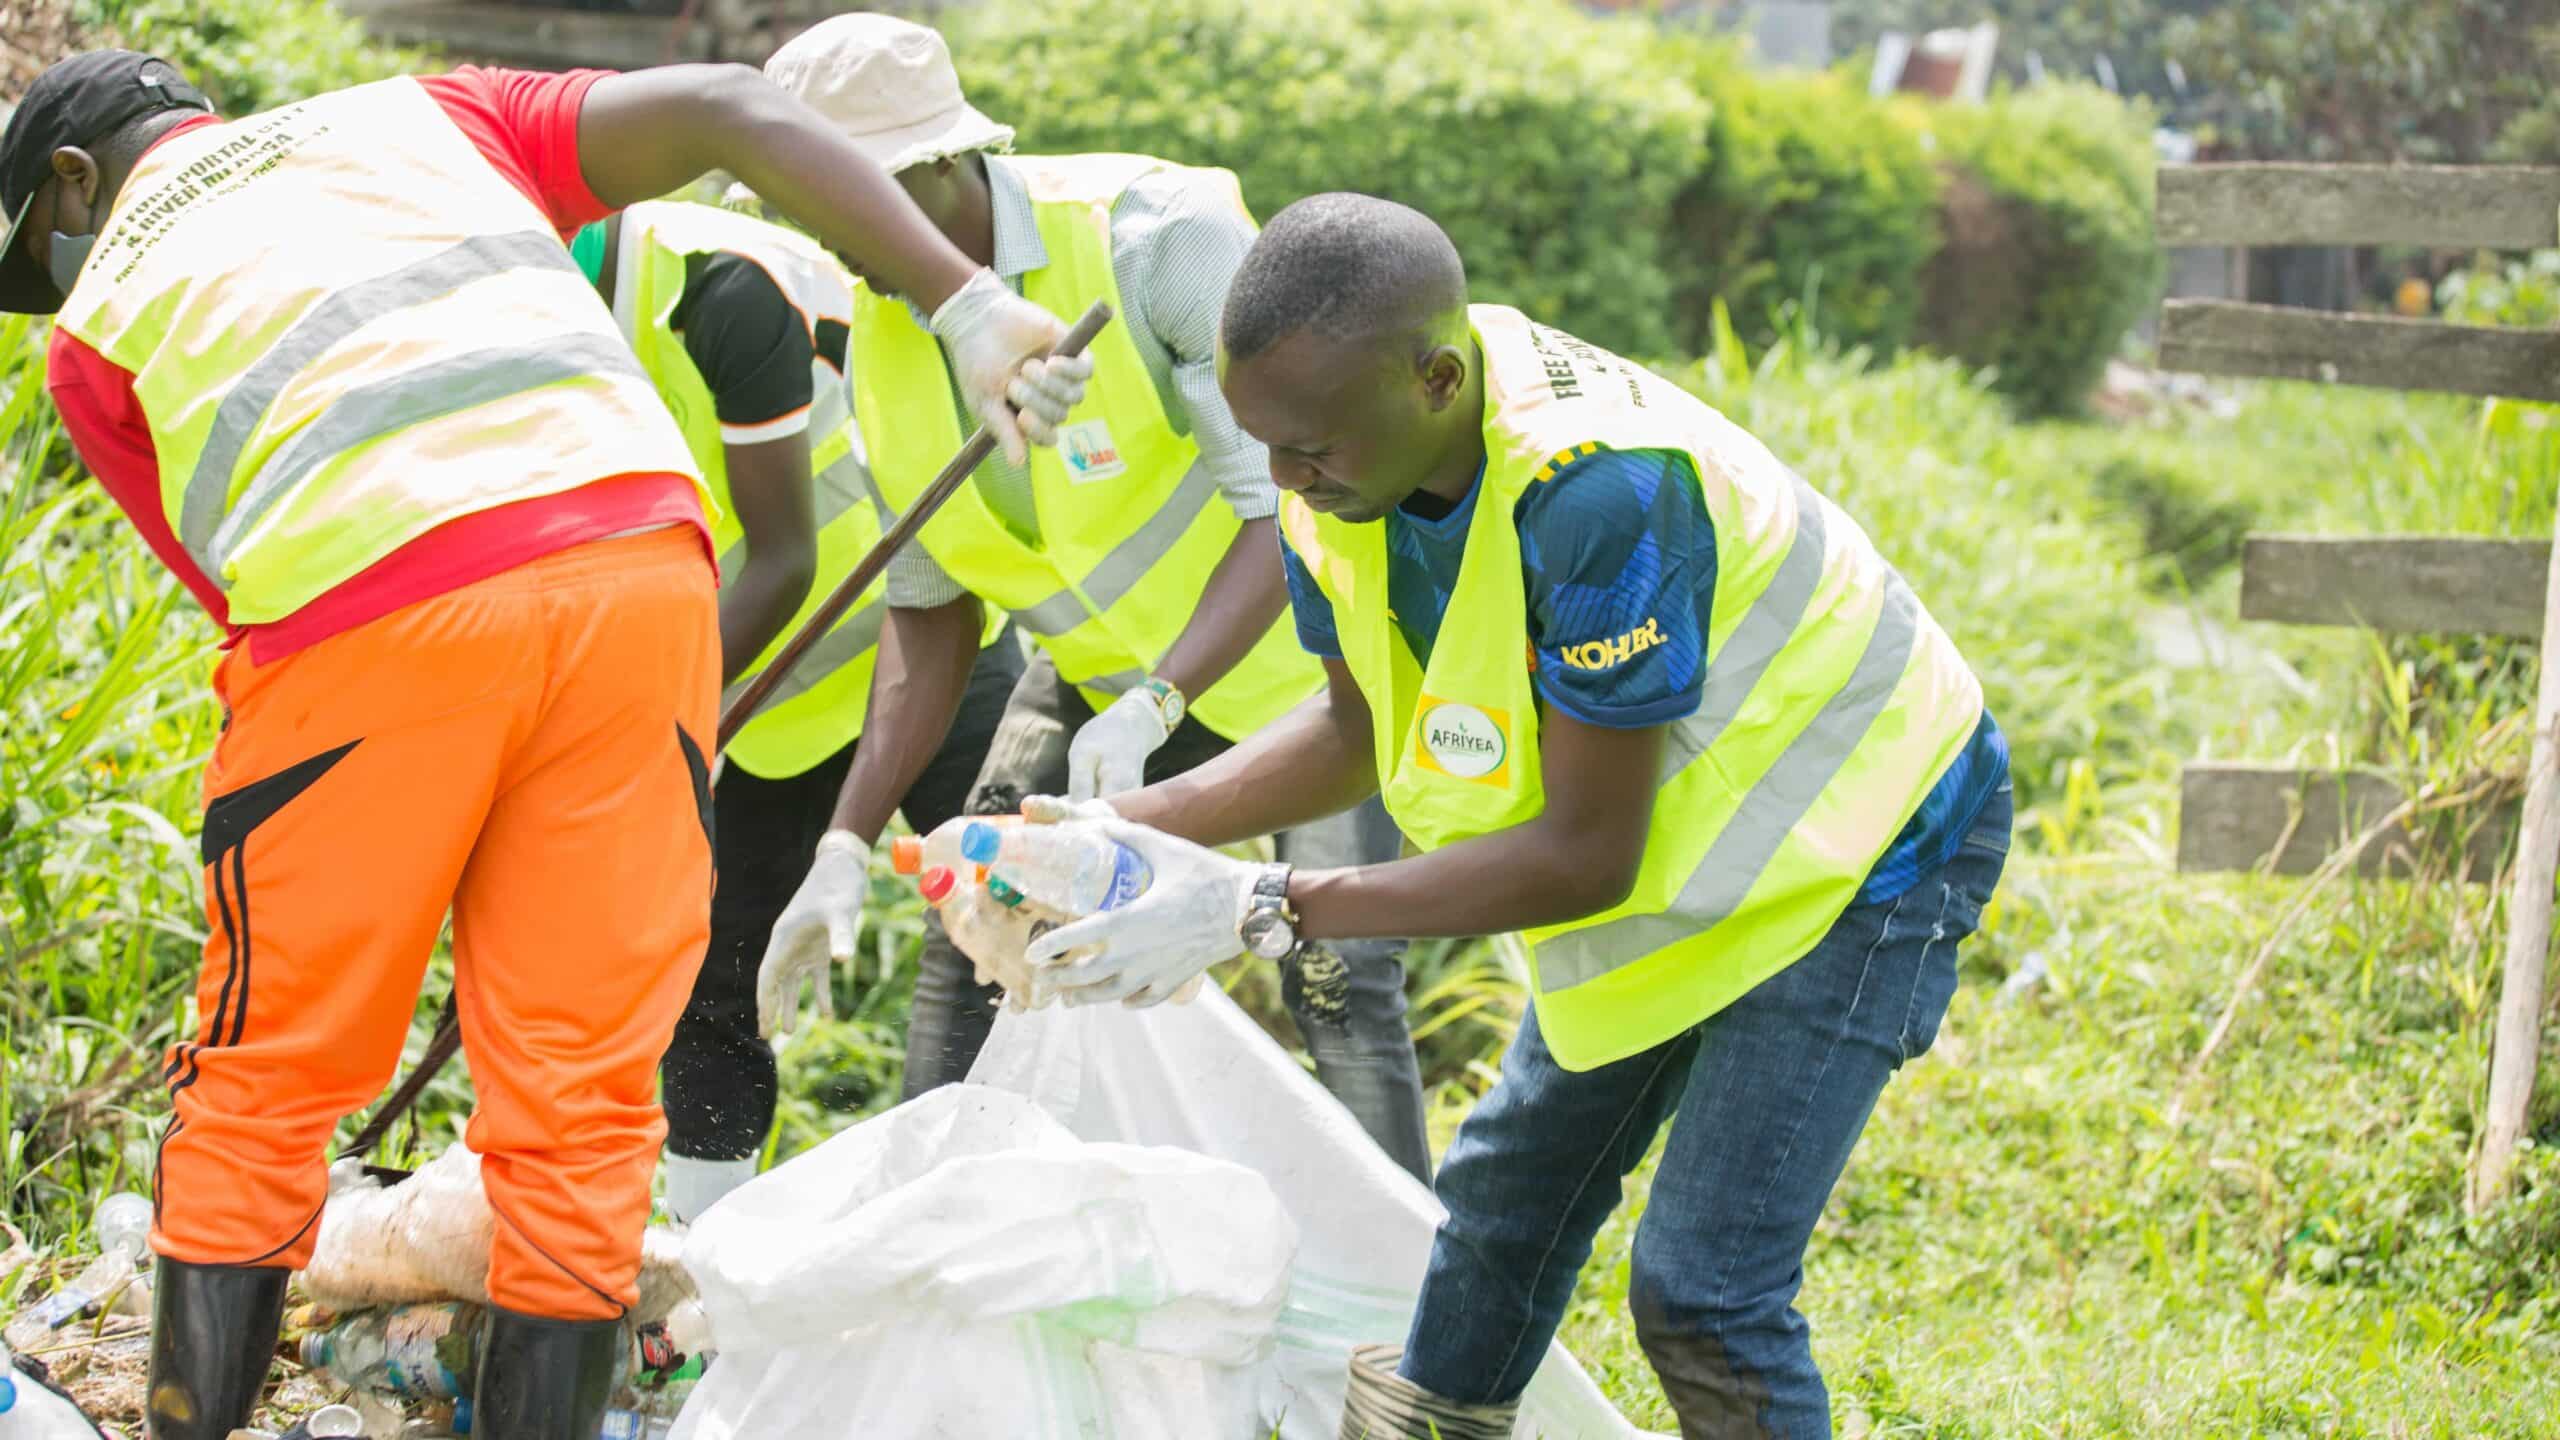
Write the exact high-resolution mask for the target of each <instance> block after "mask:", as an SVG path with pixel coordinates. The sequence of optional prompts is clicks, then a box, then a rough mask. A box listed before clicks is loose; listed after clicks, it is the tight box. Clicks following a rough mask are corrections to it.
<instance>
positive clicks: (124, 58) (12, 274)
mask: <svg viewBox="0 0 2560 1440" xmlns="http://www.w3.org/2000/svg"><path fill="white" fill-rule="evenodd" d="M212 113H213V105H212V102H210V101H208V100H206V99H205V98H204V92H203V91H201V90H198V89H197V88H196V87H194V86H193V85H190V84H188V83H187V82H186V80H185V79H184V78H182V77H181V76H180V75H179V74H178V72H177V71H176V70H174V69H172V68H171V67H170V66H169V64H168V62H166V61H163V60H159V59H155V58H153V57H152V56H149V55H137V54H135V53H134V52H132V51H130V50H93V51H91V52H89V53H88V54H86V55H75V56H73V57H71V58H70V59H68V60H65V61H63V62H62V63H61V64H59V65H56V66H54V67H52V68H51V69H49V70H47V71H45V72H44V74H43V75H41V76H39V77H37V80H36V83H35V84H34V86H33V87H31V88H30V89H29V90H28V91H27V94H26V98H25V99H24V100H21V101H20V102H19V103H18V108H17V110H16V111H15V112H14V113H13V114H12V115H11V116H10V117H9V128H8V130H7V131H6V132H5V138H0V208H4V209H5V210H6V211H7V213H8V216H9V236H8V239H7V240H6V241H5V242H0V310H7V311H12V312H15V313H17V314H22V315H50V314H52V313H53V311H54V309H55V307H56V306H58V305H60V304H61V303H62V297H63V296H64V295H66V294H68V293H70V290H71V284H72V280H73V278H74V277H76V276H77V275H78V274H79V273H80V262H81V261H83V260H85V259H87V258H88V255H89V247H90V246H91V245H93V244H95V243H96V241H97V238H98V236H97V228H98V223H99V222H100V221H102V220H104V219H105V218H106V215H105V207H106V201H107V199H109V198H111V197H113V196H114V194H115V193H116V189H117V187H118V186H120V185H122V184H123V183H124V176H125V174H126V172H128V171H130V170H131V169H132V168H133V162H134V161H135V160H137V159H139V158H141V151H140V150H139V149H138V148H136V147H137V146H138V145H140V144H142V143H147V141H148V140H149V139H150V138H152V137H155V136H157V135H158V134H160V133H161V132H162V131H163V130H165V129H166V128H167V127H168V126H169V125H171V124H175V123H178V122H179V121H181V120H182V119H183V118H184V117H185V116H187V115H189V114H196V115H210V114H212ZM142 121H154V122H156V123H152V124H142V123H138V122H142ZM109 139H115V140H118V141H121V142H123V143H122V144H121V145H120V146H116V147H110V146H108V145H105V144H103V143H102V142H104V141H106V140H109ZM83 146H94V147H96V149H97V150H98V151H99V152H100V153H92V152H91V151H90V150H89V149H84V148H82V147H83ZM111 167H112V168H111ZM48 182H51V183H48ZM64 226H70V227H71V229H70V231H69V232H68V233H65V231H64V229H63V227H64Z"/></svg>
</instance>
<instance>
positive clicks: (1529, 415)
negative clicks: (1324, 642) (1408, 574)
mask: <svg viewBox="0 0 2560 1440" xmlns="http://www.w3.org/2000/svg"><path fill="white" fill-rule="evenodd" d="M1472 318H1473V321H1474V329H1475V337H1476V341H1477V344H1478V345H1479V347H1480V349H1481V351H1482V354H1483V362H1482V363H1483V366H1484V372H1485V407H1484V441H1485V469H1484V476H1483V478H1482V480H1481V481H1479V482H1478V483H1479V486H1480V493H1479V494H1478V495H1477V496H1476V499H1475V512H1474V515H1473V517H1472V519H1471V521H1470V523H1469V526H1468V530H1467V542H1466V552H1465V558H1464V560H1463V561H1462V562H1461V565H1460V568H1459V572H1458V579H1457V583H1456V586H1455V588H1454V589H1453V590H1452V591H1451V593H1450V596H1449V605H1448V610H1447V614H1446V618H1445V619H1444V620H1443V621H1442V625H1441V629H1440V632H1439V636H1438V638H1437V640H1435V641H1434V642H1433V644H1432V647H1431V659H1430V662H1429V664H1428V665H1424V664H1420V663H1418V662H1417V661H1416V659H1415V657H1414V655H1413V652H1412V650H1411V648H1410V647H1409V646H1407V645H1406V644H1405V642H1404V640H1403V638H1402V636H1401V634H1400V633H1399V632H1398V631H1397V630H1396V628H1395V625H1394V622H1393V620H1392V619H1391V618H1390V617H1389V615H1388V613H1387V563H1388V562H1387V553H1386V533H1385V532H1386V527H1385V526H1384V525H1383V524H1366V525H1354V524H1346V523H1344V522H1342V521H1339V520H1335V519H1333V518H1331V517H1328V516H1324V515H1319V514H1317V513H1316V512H1315V511H1313V510H1311V509H1309V508H1308V507H1307V506H1306V505H1305V503H1304V502H1302V501H1299V500H1297V499H1296V498H1295V497H1292V496H1289V495H1285V494H1284V495H1283V496H1282V497H1281V500H1280V518H1281V533H1282V536H1283V538H1284V540H1285V541H1286V543H1287V544H1288V545H1289V546H1290V548H1291V550H1292V551H1294V552H1295V553H1296V554H1297V555H1298V557H1299V558H1300V559H1301V560H1302V561H1304V562H1305V565H1306V568H1307V570H1308V572H1309V574H1310V575H1311V576H1312V577H1313V578H1314V579H1315V582H1316V584H1317V587H1318V588H1319V589H1320V590H1322V591H1323V593H1324V595H1325V597H1326V598H1327V599H1328V600H1330V601H1331V602H1332V604H1333V610H1334V624H1335V628H1336V630H1337V632H1338V633H1339V635H1340V637H1341V641H1342V647H1343V657H1344V661H1345V663H1346V664H1347V665H1348V666H1349V667H1350V670H1351V673H1352V675H1353V676H1354V678H1356V679H1357V680H1358V682H1359V685H1360V691H1361V694H1362V695H1363V696H1364V697H1365V698H1366V699H1367V700H1368V702H1369V709H1370V714H1371V717H1372V720H1373V727H1372V728H1373V730H1374V732H1375V743H1376V747H1377V767H1378V775H1379V778H1380V781H1381V783H1382V786H1383V788H1384V791H1385V798H1386V804H1387V809H1388V811H1389V813H1391V814H1393V815H1394V816H1395V819H1396V823H1397V825H1398V826H1400V827H1401V828H1402V829H1403V831H1404V833H1405V835H1406V836H1407V837H1408V838H1410V839H1411V840H1412V841H1413V842H1414V843H1415V844H1416V845H1418V846H1420V847H1422V848H1424V849H1436V848H1438V847H1440V846H1443V845H1448V844H1452V843H1454V842H1456V841H1459V840H1464V839H1468V838H1471V837H1474V836H1479V835H1485V834H1489V833H1491V832H1493V831H1496V830H1500V829H1503V828H1504V827H1506V826H1510V825H1516V824H1519V823H1520V822H1522V821H1524V820H1528V819H1530V818H1532V817H1534V816H1536V815H1537V814H1538V813H1539V811H1540V810H1541V809H1542V808H1544V805H1545V789H1544V785H1543V781H1542V777H1541V773H1540V763H1539V749H1538V699H1537V692H1536V689H1535V686H1534V683H1533V677H1532V675H1531V672H1530V664H1531V663H1532V662H1531V652H1530V637H1529V628H1528V627H1529V612H1528V605H1527V599H1526V595H1525V591H1524V588H1523V582H1522V580H1521V573H1520V538H1519V532H1518V531H1517V530H1516V529H1515V528H1514V524H1513V520H1512V509H1513V506H1514V505H1515V504H1517V503H1518V501H1519V499H1520V497H1521V496H1522V495H1523V494H1524V493H1525V492H1526V491H1527V490H1528V489H1529V487H1531V486H1533V485H1538V484H1541V483H1545V482H1546V481H1548V480H1549V479H1550V478H1551V477H1552V476H1553V474H1554V472H1555V470H1556V469H1557V467H1559V466H1561V465H1563V464H1564V463H1566V462H1567V461H1570V460H1572V459H1574V458H1576V457H1578V456H1582V455H1588V454H1591V453H1593V452H1595V451H1597V450H1599V449H1601V448H1604V447H1605V448H1609V449H1622V450H1635V449H1652V450H1670V451H1677V452H1680V453H1682V454H1685V455H1687V456H1688V457H1689V458H1690V461H1691V464H1692V469H1693V470H1694V472H1695V474H1696V476H1697V483H1698V485H1699V486H1700V489H1701V492H1702V496H1701V498H1702V499H1703V500H1704V502H1705V506H1706V512H1707V515H1708V517H1709V519H1710V520H1712V521H1713V522H1714V525H1715V546H1716V589H1715V596H1714V602H1713V604H1712V606H1711V607H1710V608H1711V612H1712V617H1713V618H1712V621H1711V626H1712V633H1710V634H1709V635H1708V636H1707V637H1706V656H1705V663H1706V682H1705V685H1706V693H1705V695H1704V697H1703V699H1702V700H1701V702H1700V704H1699V707H1698V710H1697V713H1695V714H1693V715H1691V716H1689V717H1688V718H1687V719H1684V720H1681V721H1678V722H1676V723H1675V724H1673V725H1672V726H1671V727H1670V734H1669V735H1668V736H1667V737H1666V740H1665V743H1664V746H1663V757H1662V763H1661V769H1660V772H1659V774H1658V775H1657V777H1656V778H1657V784H1658V785H1659V787H1660V788H1659V791H1658V793H1657V795H1656V797H1655V800H1654V806H1653V818H1652V822H1651V827H1650V828H1649V830H1648V831H1647V833H1646V835H1645V850H1644V862H1643V865H1642V868H1641V870H1640V871H1639V872H1638V875H1637V878H1636V884H1635V889H1634V891H1633V893H1631V894H1630V895H1628V897H1627V898H1626V900H1625V901H1624V902H1623V903H1621V904H1620V905H1618V906H1616V907H1615V908H1613V909H1611V910H1608V911H1605V912H1603V913H1601V914H1598V915H1593V916H1589V917H1587V918H1585V919H1581V920H1576V921H1572V922H1570V923H1567V924H1563V925H1555V926H1548V927H1545V928H1542V929H1538V930H1533V931H1531V932H1529V934H1528V935H1527V936H1526V937H1525V938H1526V939H1527V941H1528V942H1529V954H1530V968H1531V970H1532V972H1533V973H1534V976H1535V997H1536V998H1535V1003H1536V1005H1537V1007H1538V1025H1539V1030H1540V1033H1541V1034H1542V1035H1544V1037H1545V1039H1546V1042H1547V1046H1548V1048H1549V1049H1550V1050H1552V1051H1553V1052H1554V1053H1555V1056H1556V1059H1557V1061H1558V1062H1559V1063H1561V1064H1563V1065H1565V1066H1566V1067H1568V1068H1570V1069H1575V1070H1587V1069H1590V1068H1592V1067H1594V1066H1598V1065H1603V1064H1606V1063H1608V1062H1609V1061H1612V1060H1618V1059H1623V1058H1624V1057H1626V1056H1629V1055H1633V1054H1636V1053H1638V1052H1639V1051H1642V1050H1645V1049H1648V1048H1650V1047H1652V1046H1654V1045H1658V1044H1660V1043H1662V1042H1663V1041H1665V1040H1668V1039H1670V1038H1672V1037H1673V1036H1675V1035H1678V1034H1680V1033H1681V1032H1682V1031H1684V1030H1687V1029H1688V1028H1689V1027H1691V1026H1693V1025H1696V1024H1697V1023H1698V1022H1699V1021H1701V1020H1704V1019H1706V1018H1707V1017H1708V1016H1710V1015H1713V1014H1715V1013H1716V1012H1717V1011H1718V1010H1721V1009H1723V1008H1724V1007H1725V1006H1727V1005H1729V1004H1731V1003H1732V1002H1733V1001H1735V1000H1736V999H1738V998H1740V997H1741V996H1742V995H1743V994H1744V993H1745V992H1747V991H1749V990H1750V989H1751V988H1752V987H1753V986H1755V985H1758V984H1759V983H1760V982H1761V981H1763V980H1765V979H1767V978H1768V977H1769V976H1771V975H1773V974H1775V973H1776V972H1778V971H1779V970H1781V969H1784V968H1785V967H1786V966H1788V965H1791V964H1793V963H1794V962H1795V961H1796V960H1797V959H1799V958H1801V957H1802V956H1803V955H1804V954H1805V953H1806V952H1807V951H1809V950H1811V949H1812V948H1813V946H1814V945H1815V944H1816V943H1817V942H1819V941H1820V940H1821V939H1822V936H1823V934H1824V933H1825V932H1826V931H1828V930H1829V929H1830V928H1831V925H1832V922H1833V921H1835V920H1837V919H1838V918H1839V917H1840V913H1841V912H1842V911H1843V910H1846V909H1847V908H1848V907H1849V904H1850V902H1851V901H1852V900H1854V899H1855V898H1856V896H1857V893H1858V889H1859V887H1860V886H1861V885H1862V884H1863V883H1864V882H1865V880H1866V877H1867V873H1868V871H1869V870H1871V869H1872V868H1873V867H1874V865H1875V863H1876V861H1877V860H1878V859H1879V858H1881V857H1882V856H1883V854H1884V853H1885V851H1886V850H1887V849H1888V848H1889V847H1890V846H1891V845H1892V843H1893V840H1894V837H1895V836H1896V835H1898V834H1899V833H1900V832H1901V830H1902V827H1903V825H1904V824H1905V822H1907V821H1908V820H1909V819H1910V818H1911V816H1912V815H1913V814H1914V813H1915V812H1916V811H1917V810H1918V809H1919V807H1920V803H1921V801H1922V800H1924V799H1925V798H1926V797H1927V796H1928V794H1929V791H1930V789H1931V788H1932V787H1933V786H1935V785H1936V784H1937V782H1938V779H1939V777H1940V776H1941V775H1943V774H1944V773H1945V772H1946V770H1947V767H1948V766H1949V765H1951V764H1953V763H1954V761H1955V759H1956V757H1957V755H1958V754H1959V753H1960V752H1962V750H1963V749H1964V747H1965V744H1966V742H1967V741H1968V740H1969V739H1970V738H1971V736H1972V735H1973V732H1974V728H1975V726H1976V725H1977V724H1978V723H1979V722H1980V720H1981V718H1982V687H1981V685H1980V683H1979V682H1978V681H1977V680H1976V679H1975V678H1974V675H1973V672H1972V670H1971V669H1970V668H1969V667H1967V666H1966V664H1965V663H1964V659H1963V657H1962V656H1960V655H1958V654H1957V653H1956V648H1955V645H1954V643H1953V642H1952V641H1950V640H1949V639H1948V638H1947V636H1946V633H1945V632H1944V631H1943V630H1941V629H1939V628H1938V625H1937V622H1936V621H1934V620H1932V619H1931V618H1930V616H1929V613H1928V611H1926V610H1924V609H1922V608H1921V605H1920V602H1919V600H1918V599H1917V598H1916V597H1914V596H1913V594H1912V593H1911V589H1910V587H1909V586H1908V585H1906V584H1905V583H1904V582H1903V579H1902V577H1901V576H1900V575H1899V574H1897V573H1896V572H1895V571H1894V569H1893V567H1892V566H1890V565H1888V564H1886V563H1885V561H1884V559H1883V558H1882V557H1881V556H1879V555H1878V554H1877V553H1876V549H1875V546H1874V545H1873V544H1872V543H1871V542H1870V541H1869V540H1868V539H1867V536H1866V534H1865V532H1864V531H1862V530H1860V529H1859V528H1858V525H1857V523H1856V522H1855V521H1853V520H1851V519H1850V518H1849V517H1848V516H1847V515H1846V514H1844V513H1842V512H1841V511H1840V510H1839V509H1838V508H1837V507H1835V506H1833V505H1832V504H1831V502H1830V501H1828V500H1826V499H1824V498H1823V497H1822V496H1821V495H1819V494H1817V493H1815V491H1814V490H1813V488H1812V487H1811V486H1809V485H1807V484H1805V483H1804V481H1803V480H1802V479H1800V478H1798V477H1797V476H1796V475H1795V473H1794V472H1793V471H1791V470H1789V469H1788V468H1787V467H1786V466H1784V465H1782V464H1780V463H1779V462H1778V460H1777V459H1776V457H1774V456H1772V455H1771V454H1770V453H1769V451H1768V449H1767V448H1766V447H1764V446H1762V445H1761V444H1760V442H1759V441H1757V440H1755V439H1753V438H1752V437H1751V436H1750V435H1748V434H1746V433H1745V432H1744V431H1743V430H1742V429H1740V428H1739V427H1738V426H1736V425H1734V424H1733V423H1732V422H1731V421H1729V420H1727V419H1725V418H1724V417H1723V416H1722V415H1720V414H1718V413H1716V412H1715V411H1714V410H1713V409H1711V408H1709V407H1708V406H1707V405H1706V404H1705V403H1704V402H1703V401H1700V400H1699V399H1697V398H1696V397H1695V396H1693V395H1690V394H1689V393H1688V392H1687V391H1684V390H1682V389H1680V388H1679V387H1678V386H1676V385H1673V384H1671V383H1670V382H1669V381H1666V380H1663V379H1661V378H1659V377H1657V376H1654V375H1652V374H1650V373H1648V372H1646V371H1645V370H1643V369H1642V368H1640V367H1638V366H1636V365H1633V364H1631V363H1629V362H1627V361H1625V360H1622V359H1620V358H1619V357H1617V356H1615V355H1612V354H1610V353H1608V352H1607V351H1604V350H1601V349H1600V348H1598V347H1597V346H1593V345H1589V344H1586V343H1584V342H1583V341H1580V340H1577V339H1575V338H1574V337H1572V336H1570V335H1567V334H1565V333H1564V332H1563V331H1560V330H1556V329H1552V328H1550V327H1548V326H1544V325H1539V324H1536V323H1534V322H1532V321H1530V320H1529V319H1528V318H1527V317H1526V316H1523V315H1522V314H1520V313H1519V312H1518V311H1516V310H1511V309H1507V308H1503V307H1500V306H1490V305H1479V306H1476V307H1474V309H1473V311H1472ZM1602 643H1604V644H1605V643H1606V642H1602ZM1634 649H1635V644H1634V642H1633V641H1630V642H1629V643H1628V645H1627V650H1628V652H1629V653H1630V654H1632V653H1633V652H1634ZM1615 654H1616V651H1615V650H1614V648H1613V649H1612V650H1611V656H1614V655H1615ZM1591 658H1592V659H1593V660H1595V661H1605V660H1607V659H1609V658H1610V656H1601V655H1593V656H1592V657H1591Z"/></svg>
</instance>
